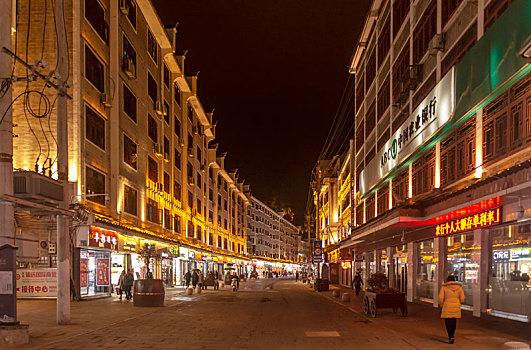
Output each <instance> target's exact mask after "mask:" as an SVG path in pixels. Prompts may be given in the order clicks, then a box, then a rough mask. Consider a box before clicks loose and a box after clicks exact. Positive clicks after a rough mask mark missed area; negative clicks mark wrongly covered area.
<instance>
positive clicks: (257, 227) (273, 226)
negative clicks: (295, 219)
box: [247, 196, 301, 262]
mask: <svg viewBox="0 0 531 350" xmlns="http://www.w3.org/2000/svg"><path fill="white" fill-rule="evenodd" d="M247 225H248V226H247V228H248V230H247V253H248V254H249V255H250V256H253V257H256V258H264V259H266V260H270V261H282V260H287V261H291V262H299V261H301V260H300V258H299V247H298V246H299V244H301V240H300V238H299V231H300V230H299V228H298V227H296V226H294V225H293V224H292V223H291V222H289V221H288V220H286V219H285V218H284V217H283V215H282V213H277V212H275V210H273V209H271V208H270V207H268V206H267V205H265V204H264V203H263V202H261V201H260V200H259V199H258V198H256V197H254V196H251V197H250V204H249V206H248V208H247Z"/></svg>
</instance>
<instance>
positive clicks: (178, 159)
mask: <svg viewBox="0 0 531 350" xmlns="http://www.w3.org/2000/svg"><path fill="white" fill-rule="evenodd" d="M173 163H174V165H175V167H176V168H177V169H179V170H181V152H180V151H179V150H178V149H177V148H176V149H175V150H174V153H173Z"/></svg>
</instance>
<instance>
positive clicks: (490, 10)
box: [484, 0, 514, 31]
mask: <svg viewBox="0 0 531 350" xmlns="http://www.w3.org/2000/svg"><path fill="white" fill-rule="evenodd" d="M513 1H514V0H493V1H491V2H490V4H489V6H487V7H486V8H485V20H484V21H485V22H484V23H485V26H484V29H485V31H486V30H487V28H489V27H490V26H491V25H493V24H494V22H496V20H497V19H498V18H499V17H500V16H501V14H502V13H504V12H505V10H507V8H508V7H509V5H510V4H511V3H512V2H513Z"/></svg>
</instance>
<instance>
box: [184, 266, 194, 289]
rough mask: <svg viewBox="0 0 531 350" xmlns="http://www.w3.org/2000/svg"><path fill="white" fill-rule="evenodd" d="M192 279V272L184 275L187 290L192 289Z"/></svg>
mask: <svg viewBox="0 0 531 350" xmlns="http://www.w3.org/2000/svg"><path fill="white" fill-rule="evenodd" d="M191 278H192V274H191V273H190V270H188V271H186V273H185V274H184V282H185V285H186V288H188V287H190V279H191Z"/></svg>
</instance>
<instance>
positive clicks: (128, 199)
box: [124, 185, 138, 216]
mask: <svg viewBox="0 0 531 350" xmlns="http://www.w3.org/2000/svg"><path fill="white" fill-rule="evenodd" d="M137 198H138V196H137V191H136V190H135V189H134V188H132V187H129V186H127V185H124V211H125V212H126V213H128V214H131V215H135V216H136V215H137V214H138V212H137V205H138V199H137Z"/></svg>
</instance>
